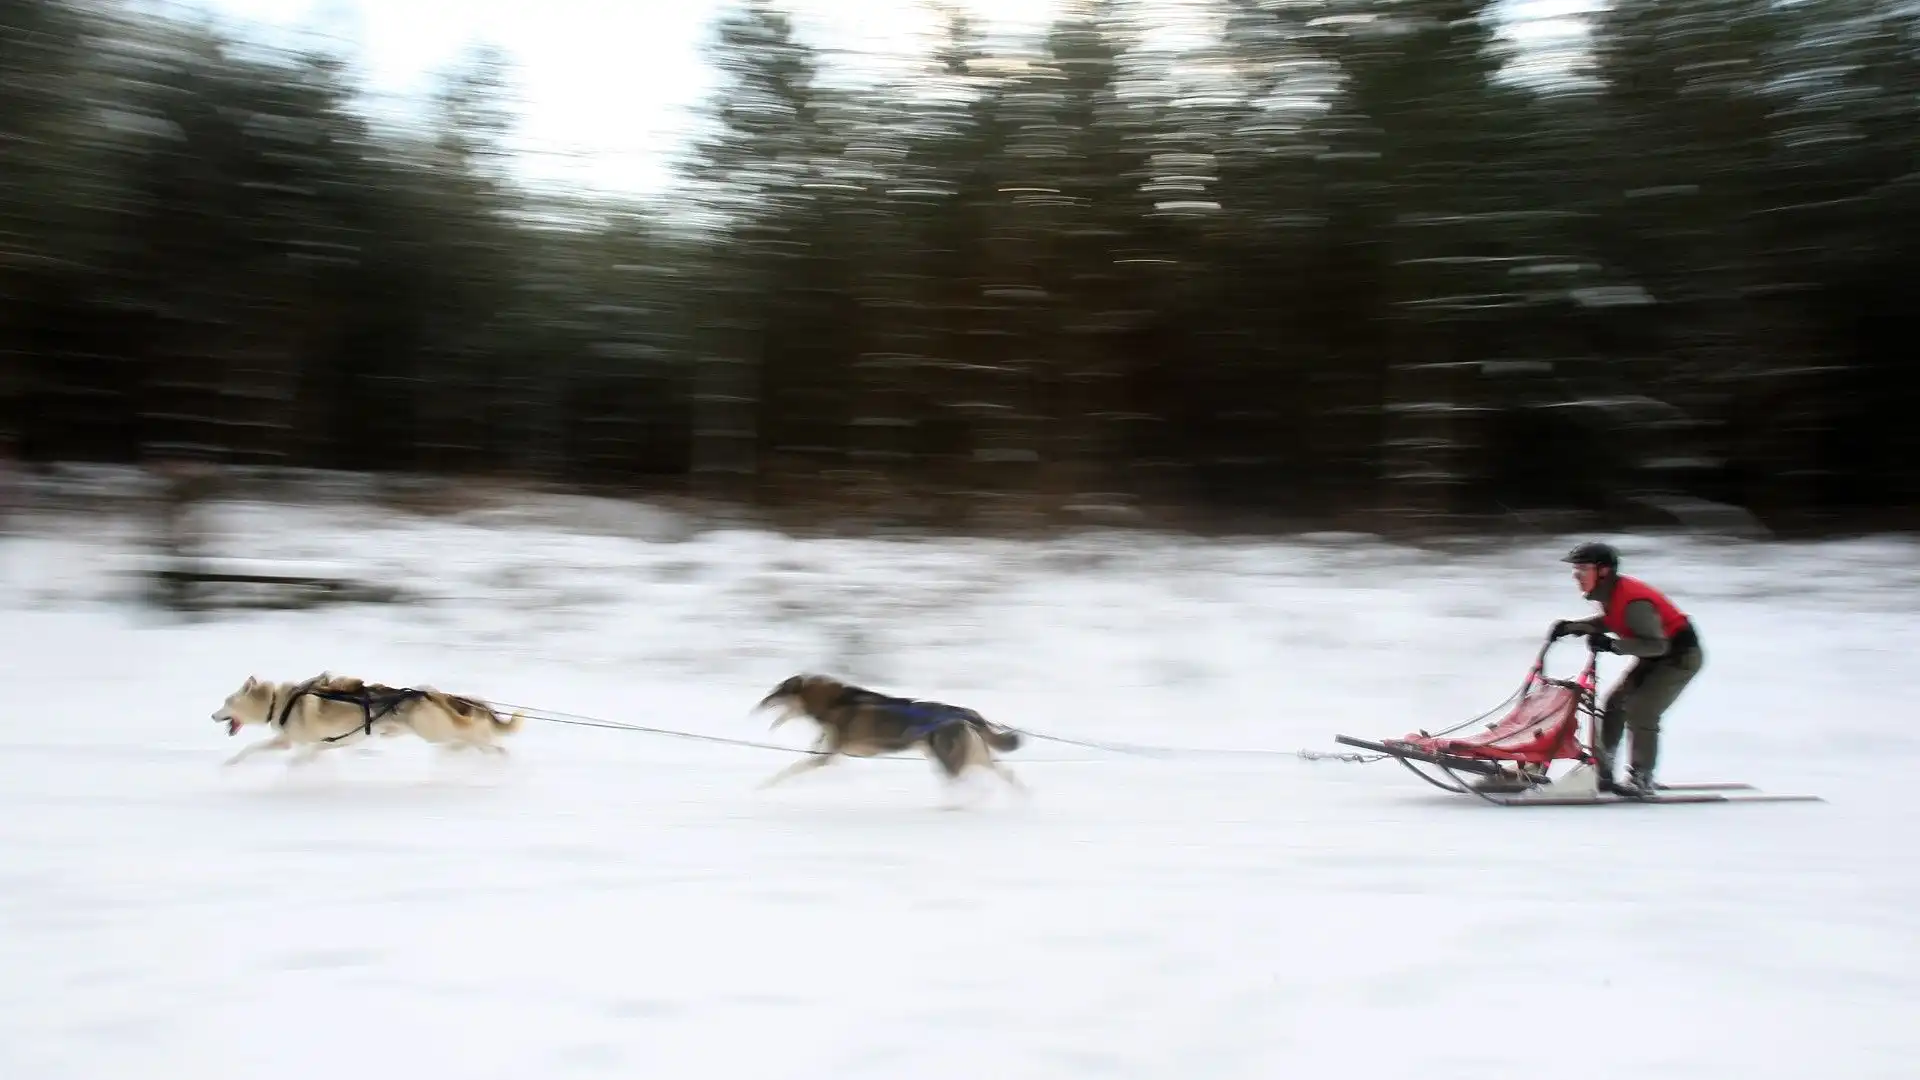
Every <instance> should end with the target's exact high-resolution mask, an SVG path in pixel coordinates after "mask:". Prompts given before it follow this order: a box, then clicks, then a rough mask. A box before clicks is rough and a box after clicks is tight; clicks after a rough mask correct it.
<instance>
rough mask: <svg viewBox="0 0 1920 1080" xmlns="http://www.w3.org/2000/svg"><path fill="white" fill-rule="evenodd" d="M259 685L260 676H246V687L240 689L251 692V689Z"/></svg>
mask: <svg viewBox="0 0 1920 1080" xmlns="http://www.w3.org/2000/svg"><path fill="white" fill-rule="evenodd" d="M259 685H260V676H258V675H249V676H247V683H246V685H245V686H242V687H241V688H240V689H242V690H251V689H253V688H254V687H256V686H259Z"/></svg>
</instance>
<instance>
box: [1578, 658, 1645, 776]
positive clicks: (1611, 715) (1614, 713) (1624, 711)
mask: <svg viewBox="0 0 1920 1080" xmlns="http://www.w3.org/2000/svg"><path fill="white" fill-rule="evenodd" d="M1652 663H1653V662H1652V661H1650V660H1635V661H1634V662H1633V666H1632V667H1630V668H1628V669H1627V673H1626V674H1625V675H1622V676H1621V677H1620V681H1619V683H1617V684H1616V685H1615V686H1614V688H1613V689H1612V690H1611V691H1609V692H1608V693H1607V700H1606V701H1605V702H1603V703H1602V704H1601V706H1600V745H1598V746H1596V747H1594V748H1593V756H1594V757H1595V758H1596V759H1597V760H1596V761H1595V763H1594V764H1595V766H1596V768H1597V769H1598V770H1599V773H1600V790H1601V791H1612V790H1613V762H1614V756H1615V755H1616V754H1617V753H1618V752H1619V750H1620V740H1621V738H1622V737H1623V736H1625V735H1626V733H1627V716H1628V714H1629V713H1630V712H1631V711H1632V709H1633V697H1634V695H1635V694H1636V693H1638V692H1639V690H1640V684H1641V683H1642V682H1644V681H1646V677H1647V669H1648V668H1649V667H1650V666H1652Z"/></svg>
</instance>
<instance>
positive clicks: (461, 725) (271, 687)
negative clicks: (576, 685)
mask: <svg viewBox="0 0 1920 1080" xmlns="http://www.w3.org/2000/svg"><path fill="white" fill-rule="evenodd" d="M213 719H214V720H215V721H216V722H218V723H222V724H225V725H227V734H228V735H230V736H231V735H238V734H240V731H241V729H242V728H245V727H248V726H249V725H260V726H262V727H265V728H266V729H267V730H269V731H271V732H273V737H272V738H270V739H263V740H261V741H260V742H257V743H254V744H253V745H251V746H249V747H247V748H246V749H244V750H242V751H240V752H239V753H237V754H235V755H234V756H233V757H231V758H228V759H227V762H226V763H227V764H228V765H233V764H237V763H238V762H240V761H243V760H245V759H247V758H249V757H252V756H253V755H254V754H257V753H259V752H261V751H263V750H286V749H289V748H292V747H295V746H299V747H302V748H304V749H303V752H302V753H301V754H300V755H299V756H298V757H296V758H295V760H296V761H310V760H312V759H313V758H314V757H315V756H316V755H318V754H320V753H321V752H322V751H325V750H332V749H337V748H340V747H343V746H351V745H353V744H354V743H357V742H360V741H362V740H365V739H369V738H372V737H373V736H375V735H379V736H380V737H382V738H392V737H394V736H396V735H401V734H405V733H408V732H411V733H412V734H414V735H417V736H419V737H420V738H422V739H424V740H426V741H427V742H430V743H435V744H438V745H441V746H447V747H452V748H455V749H463V748H472V749H477V750H486V751H489V752H491V753H495V754H505V753H506V749H505V748H504V747H502V746H500V745H499V743H498V739H499V737H500V736H502V735H507V734H511V733H513V732H515V731H518V730H520V726H521V724H522V722H523V718H522V716H521V715H520V714H519V713H514V714H513V715H512V716H510V717H502V716H501V715H500V714H499V713H498V712H497V711H495V710H494V708H493V707H492V706H490V705H488V704H487V703H485V702H483V701H479V700H477V699H475V698H466V697H456V696H455V695H452V694H448V693H443V692H442V691H439V690H435V689H433V688H431V687H423V688H419V689H414V688H408V687H393V686H382V685H380V684H378V683H367V682H362V681H361V680H359V679H355V678H352V677H350V676H345V675H335V674H333V673H331V672H321V673H320V674H319V675H316V676H314V677H313V678H311V679H308V680H306V681H305V682H299V683H283V682H265V681H262V680H261V679H259V678H257V677H255V676H252V675H249V676H247V681H246V682H244V683H242V684H241V686H240V689H238V690H235V691H234V692H233V693H231V694H228V695H227V700H226V701H225V702H224V703H222V704H221V706H220V707H219V708H218V709H216V710H214V713H213Z"/></svg>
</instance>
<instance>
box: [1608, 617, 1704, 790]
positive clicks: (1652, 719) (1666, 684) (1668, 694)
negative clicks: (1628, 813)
mask: <svg viewBox="0 0 1920 1080" xmlns="http://www.w3.org/2000/svg"><path fill="white" fill-rule="evenodd" d="M1703 659H1704V657H1703V655H1702V654H1701V652H1700V650H1699V649H1697V648H1696V649H1688V650H1687V651H1685V652H1683V653H1681V654H1680V655H1678V656H1673V657H1666V658H1663V659H1660V660H1657V661H1653V662H1651V663H1649V662H1646V661H1642V662H1641V664H1640V665H1638V666H1637V667H1636V669H1635V671H1634V672H1633V673H1632V674H1633V675H1634V676H1637V678H1634V679H1632V680H1631V685H1626V684H1624V683H1623V685H1622V687H1621V690H1622V691H1624V692H1623V693H1618V694H1617V695H1616V698H1617V700H1613V701H1609V702H1608V706H1609V708H1608V711H1609V712H1617V713H1620V714H1621V719H1620V721H1619V722H1622V723H1624V725H1625V727H1626V729H1627V730H1628V731H1631V732H1632V733H1633V747H1632V750H1631V751H1630V760H1629V761H1628V766H1627V767H1628V769H1629V776H1630V780H1629V786H1631V787H1633V788H1635V789H1638V790H1641V791H1651V790H1652V788H1653V781H1654V767H1655V766H1656V765H1658V764H1659V761H1660V723H1661V721H1662V719H1664V718H1665V716H1666V712H1667V710H1668V709H1669V708H1671V707H1672V706H1673V703H1674V701H1675V700H1677V699H1678V698H1679V697H1680V694H1681V693H1682V692H1683V691H1685V690H1686V688H1687V685H1688V684H1689V683H1691V682H1692V681H1693V677H1694V676H1695V675H1698V674H1699V673H1700V667H1701V663H1702V661H1703ZM1615 738H1616V739H1617V738H1618V736H1617V735H1616V736H1615ZM1615 745H1618V744H1617V742H1616V744H1615ZM1609 757H1610V755H1609Z"/></svg>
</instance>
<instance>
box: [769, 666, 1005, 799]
mask: <svg viewBox="0 0 1920 1080" xmlns="http://www.w3.org/2000/svg"><path fill="white" fill-rule="evenodd" d="M770 708H778V709H779V710H780V714H779V715H778V716H776V717H774V719H773V723H772V724H771V725H770V726H769V728H768V730H772V729H773V728H777V727H779V726H780V725H781V724H784V723H786V722H787V721H788V720H791V719H793V718H795V717H799V716H805V717H808V718H809V719H811V720H812V721H813V722H814V723H815V724H816V725H818V726H819V728H820V738H819V741H818V742H817V743H815V745H814V752H813V754H811V755H809V756H807V757H804V758H801V759H800V760H799V761H796V762H794V763H793V764H792V765H789V766H787V767H786V768H784V769H782V770H780V771H779V772H777V773H775V774H774V775H773V776H771V777H769V778H768V779H767V780H766V781H765V782H763V783H762V784H761V785H760V786H761V788H763V789H764V788H768V787H772V786H773V785H774V784H777V783H780V782H781V781H783V780H786V779H788V778H789V777H792V776H796V775H798V774H800V773H803V772H809V771H811V770H813V769H818V768H821V767H822V766H824V765H827V764H829V763H830V762H832V761H833V759H834V758H835V757H838V756H840V755H843V754H844V755H847V756H849V757H877V756H879V755H882V754H892V753H898V752H900V751H902V750H911V749H913V748H914V747H919V748H920V749H921V750H923V751H925V752H926V755H927V756H928V757H929V758H931V759H933V761H934V763H935V764H937V765H938V766H940V769H941V770H942V772H944V773H945V775H946V778H947V780H948V782H950V783H951V782H952V781H954V780H956V779H958V778H959V777H960V775H961V774H962V773H963V772H965V771H966V770H967V769H968V768H971V767H976V766H978V767H984V768H988V769H991V770H993V771H994V772H995V773H996V774H998V775H999V776H1000V778H1001V779H1002V780H1005V781H1006V782H1007V784H1008V785H1009V786H1011V787H1013V788H1014V789H1016V790H1019V791H1022V792H1024V791H1025V790H1026V786H1025V785H1024V784H1022V783H1021V782H1020V780H1019V778H1018V777H1016V776H1014V775H1013V771H1012V770H1011V769H1009V768H1007V766H1006V765H1005V764H1004V763H1002V762H1001V761H999V760H998V759H996V758H995V757H994V751H996V750H998V751H1009V750H1017V749H1019V748H1020V742H1021V740H1020V733H1019V732H1017V731H1013V730H1010V729H1007V728H1002V727H999V726H997V725H995V724H992V723H989V722H988V721H987V719H986V718H985V717H983V716H981V715H980V714H979V713H977V712H975V711H974V710H972V709H968V708H964V707H962V706H959V705H949V704H946V703H945V702H939V701H915V700H913V699H911V698H900V697H889V696H887V695H885V694H880V693H875V692H874V691H872V690H868V689H865V688H863V687H859V686H852V685H850V684H847V683H843V682H841V681H839V680H838V679H833V678H830V677H828V676H825V675H804V674H803V675H795V676H792V677H791V678H788V679H786V680H785V681H783V682H782V683H781V684H780V685H778V686H776V687H774V688H773V691H772V692H771V693H769V694H768V695H767V696H766V697H764V698H762V699H761V700H760V704H759V705H757V706H755V707H754V711H755V712H758V711H760V710H762V709H770Z"/></svg>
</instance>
